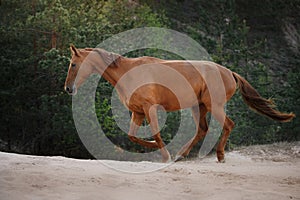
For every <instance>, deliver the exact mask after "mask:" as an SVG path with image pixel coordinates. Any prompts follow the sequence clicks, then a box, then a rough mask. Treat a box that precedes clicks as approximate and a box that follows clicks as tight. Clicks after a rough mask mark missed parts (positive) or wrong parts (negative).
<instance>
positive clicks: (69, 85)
mask: <svg viewBox="0 0 300 200" xmlns="http://www.w3.org/2000/svg"><path fill="white" fill-rule="evenodd" d="M70 50H71V52H72V58H71V61H70V64H69V69H68V75H67V78H66V81H65V91H66V92H67V93H68V94H70V95H75V94H76V93H77V89H78V88H79V86H80V85H81V84H82V83H83V82H84V80H85V79H86V78H87V77H88V76H89V75H90V74H91V72H92V69H91V66H89V65H88V62H84V60H85V58H86V57H87V55H88V53H89V52H87V51H84V50H80V49H77V48H76V47H75V46H74V45H71V46H70ZM83 63H84V64H83ZM83 65H84V66H83ZM83 68H84V69H83Z"/></svg>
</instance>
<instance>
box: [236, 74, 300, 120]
mask: <svg viewBox="0 0 300 200" xmlns="http://www.w3.org/2000/svg"><path fill="white" fill-rule="evenodd" d="M233 77H234V78H235V80H236V82H237V84H238V87H239V88H240V92H241V94H242V97H243V99H244V101H245V103H246V104H247V105H248V106H249V107H250V108H252V109H253V110H255V111H257V112H258V113H260V114H262V115H265V116H267V117H270V118H271V119H273V120H276V121H280V122H288V121H291V120H292V119H293V118H294V117H295V114H293V113H282V112H279V111H278V110H275V109H274V107H275V104H274V102H272V100H269V99H265V98H263V97H261V96H260V95H259V93H258V92H257V91H256V90H255V89H254V88H253V87H252V86H251V85H250V83H249V82H248V81H247V80H245V79H244V78H243V77H241V76H240V75H238V74H237V73H234V72H233Z"/></svg>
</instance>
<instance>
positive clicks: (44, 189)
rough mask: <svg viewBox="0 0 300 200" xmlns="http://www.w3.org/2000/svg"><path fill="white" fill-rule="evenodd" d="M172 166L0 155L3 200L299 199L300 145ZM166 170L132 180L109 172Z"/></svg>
mask: <svg viewBox="0 0 300 200" xmlns="http://www.w3.org/2000/svg"><path fill="white" fill-rule="evenodd" d="M226 155H227V160H226V163H224V164H219V163H216V158H215V156H214V155H213V156H211V157H206V158H205V159H202V160H189V161H181V162H178V163H175V164H171V165H164V164H160V163H150V162H119V161H99V160H75V159H69V158H64V157H38V156H28V155H17V154H8V153H0V162H1V163H0V199H1V200H6V199H7V200H15V199H16V200H18V199H22V200H26V199H30V200H33V199H38V200H40V199H51V200H52V199H64V200H67V199H84V200H87V199H89V200H90V199H103V200H104V199H105V200H110V199H122V200H126V199H130V200H135V199H143V200H148V199H149V200H154V199H162V200H165V199H170V200H177V199H178V200H179V199H180V200H182V199H193V200H196V199H208V200H212V199H216V200H218V199H222V200H224V199H225V200H226V199H231V200H235V199H239V200H240V199H255V200H259V199H263V200H267V199H272V200H276V199H278V200H279V199H280V200H284V199H300V143H299V142H298V143H293V144H287V143H280V144H274V145H263V146H251V147H247V148H246V147H244V148H240V149H239V150H235V151H232V152H229V153H227V154H226ZM106 165H109V166H118V167H120V168H122V167H123V168H124V169H126V168H136V169H142V168H147V167H148V166H154V167H155V166H159V167H162V169H160V170H156V171H154V172H148V173H139V174H132V173H126V172H120V171H118V170H114V169H111V168H109V167H107V166H106Z"/></svg>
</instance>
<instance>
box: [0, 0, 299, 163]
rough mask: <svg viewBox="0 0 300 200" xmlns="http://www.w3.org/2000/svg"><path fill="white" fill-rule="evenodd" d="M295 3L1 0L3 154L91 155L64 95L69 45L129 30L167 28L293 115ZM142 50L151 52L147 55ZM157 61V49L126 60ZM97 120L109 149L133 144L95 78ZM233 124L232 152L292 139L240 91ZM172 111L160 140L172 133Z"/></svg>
mask: <svg viewBox="0 0 300 200" xmlns="http://www.w3.org/2000/svg"><path fill="white" fill-rule="evenodd" d="M299 10H300V1H299V0H294V1H289V0H273V1H272V0H264V1H250V0H236V1H234V0H227V1H226V0H211V1H205V0H177V1H171V0H159V1H150V0H140V1H128V0H126V1H122V0H119V1H117V0H109V1H100V2H99V1H96V0H90V1H86V2H84V1H80V0H72V1H71V0H64V1H62V0H26V1H22V0H2V1H0V34H1V38H0V45H1V51H0V65H1V67H0V73H1V79H0V82H1V88H0V98H1V101H0V108H1V119H0V121H1V125H0V150H3V151H10V152H20V153H30V154H38V155H64V156H70V157H77V158H91V155H89V153H88V152H87V150H86V149H85V147H84V146H83V145H82V143H81V142H80V139H79V137H78V135H77V132H76V128H75V126H74V122H73V118H72V105H71V104H72V99H71V97H70V96H68V95H67V94H66V93H65V92H64V91H63V85H64V80H65V77H66V73H67V67H68V63H69V57H70V52H69V48H68V47H69V44H70V43H73V44H75V45H76V46H78V47H95V46H96V45H97V44H98V43H100V42H101V41H103V40H104V39H106V38H108V37H110V36H112V35H114V34H116V33H119V32H122V31H125V30H129V29H132V28H137V27H146V26H155V27H166V28H171V29H174V30H177V31H179V32H183V33H186V34H187V35H189V36H190V37H192V38H193V39H195V40H196V41H198V42H199V43H200V44H201V45H202V46H203V47H204V48H206V49H207V51H208V52H209V53H210V55H211V56H212V58H213V60H214V61H215V62H218V63H220V64H223V65H225V66H227V67H228V68H230V69H231V70H233V71H235V72H237V73H239V74H241V75H242V76H244V77H245V78H246V79H247V80H248V81H249V82H250V83H251V84H252V85H253V86H254V87H255V88H256V89H257V90H258V91H259V92H260V94H261V95H262V96H264V97H271V98H273V99H275V101H276V103H277V105H278V109H279V110H281V111H287V112H290V111H292V112H294V113H295V114H296V115H297V116H299V114H300V106H299V105H300V96H299V88H300V84H299V82H300V77H299V76H300V67H299V66H300V26H299V24H300V14H299ZM147 52H148V53H147ZM143 54H147V55H155V56H157V57H161V58H172V55H166V54H168V53H166V52H161V51H159V50H151V51H136V52H132V53H131V54H129V55H127V56H142V55H143ZM99 91H101V95H98V93H97V96H96V100H97V103H96V111H97V116H98V119H99V121H100V123H101V126H102V127H103V130H105V133H106V135H107V136H108V137H109V138H110V140H112V141H113V142H114V143H115V144H116V146H121V147H122V148H125V149H127V150H131V151H147V150H146V149H143V148H141V147H140V146H138V145H134V144H133V143H131V142H130V141H129V140H128V139H127V137H126V133H123V132H122V131H121V130H120V129H119V128H118V127H117V125H116V123H115V121H114V117H113V116H112V114H111V111H110V101H109V99H110V96H111V91H112V87H111V86H110V85H109V84H108V83H107V82H106V81H103V80H101V81H100V82H99ZM227 110H228V111H227V113H228V114H229V115H230V117H231V118H232V119H233V120H234V121H235V122H236V127H235V129H234V130H233V132H232V134H231V137H230V140H229V145H228V146H229V147H234V146H237V145H251V144H261V143H273V142H277V141H295V140H299V138H300V135H299V132H300V123H299V119H298V118H295V119H294V120H293V121H292V122H290V123H285V124H283V123H278V122H274V121H271V120H270V119H268V118H265V117H262V116H260V115H258V114H256V113H254V112H253V111H251V110H249V109H248V108H247V106H246V105H245V104H244V103H243V101H242V99H241V96H240V95H239V94H237V95H235V96H234V98H233V99H232V100H231V101H230V102H229V103H228V105H227ZM179 118H180V115H179V112H175V113H169V114H168V118H167V125H166V126H165V127H164V128H163V131H162V132H163V133H162V135H163V137H164V140H165V141H166V142H169V141H170V140H171V139H172V137H173V133H174V132H176V130H177V128H178V120H179Z"/></svg>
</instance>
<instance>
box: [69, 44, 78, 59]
mask: <svg viewBox="0 0 300 200" xmlns="http://www.w3.org/2000/svg"><path fill="white" fill-rule="evenodd" d="M70 50H71V52H72V55H75V56H78V57H79V56H80V53H79V51H78V50H77V49H76V47H75V46H74V45H73V44H71V46H70Z"/></svg>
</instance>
